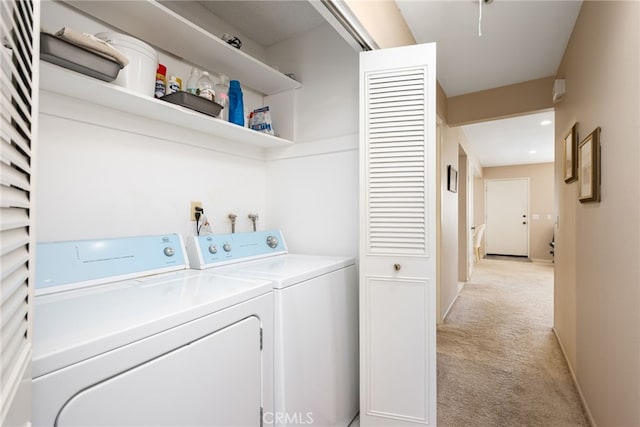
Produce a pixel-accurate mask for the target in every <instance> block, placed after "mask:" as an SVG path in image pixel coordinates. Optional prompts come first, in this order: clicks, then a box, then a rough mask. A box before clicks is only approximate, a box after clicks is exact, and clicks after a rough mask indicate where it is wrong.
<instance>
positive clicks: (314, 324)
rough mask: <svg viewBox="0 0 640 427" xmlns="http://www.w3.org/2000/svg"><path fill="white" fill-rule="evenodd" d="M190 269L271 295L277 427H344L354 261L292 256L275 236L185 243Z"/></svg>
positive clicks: (352, 391) (354, 334) (352, 406)
mask: <svg viewBox="0 0 640 427" xmlns="http://www.w3.org/2000/svg"><path fill="white" fill-rule="evenodd" d="M187 251H188V253H189V260H190V262H191V267H192V268H196V269H208V270H207V271H214V272H215V273H216V274H225V275H229V276H230V277H238V278H239V277H242V278H261V279H268V280H270V281H271V282H272V283H273V288H274V321H275V324H274V349H275V354H274V385H275V386H274V411H273V413H265V417H264V421H265V423H267V424H276V425H305V424H307V425H308V424H311V425H314V426H345V427H346V426H347V425H349V423H350V422H351V421H352V420H353V419H354V418H355V416H356V415H357V413H358V407H359V394H358V393H359V386H358V281H357V272H356V266H355V261H354V260H353V259H352V258H344V257H329V256H313V255H296V254H289V253H288V251H287V247H286V244H285V242H284V239H283V238H282V235H281V233H280V232H279V231H276V230H270V231H258V232H253V233H237V234H222V235H209V236H200V237H190V238H187Z"/></svg>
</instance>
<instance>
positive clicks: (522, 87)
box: [447, 76, 555, 126]
mask: <svg viewBox="0 0 640 427" xmlns="http://www.w3.org/2000/svg"><path fill="white" fill-rule="evenodd" d="M554 81H555V77H553V76H552V77H545V78H543V79H538V80H531V81H528V82H522V83H518V84H513V85H509V86H502V87H497V88H494V89H488V90H483V91H480V92H474V93H468V94H465V95H460V96H454V97H451V98H449V99H448V100H447V120H448V121H447V123H449V126H461V125H466V124H470V123H477V122H482V121H486V120H497V119H501V118H506V117H513V116H518V115H522V114H531V113H534V112H536V111H543V110H548V109H550V108H552V107H553V96H552V92H553V82H554Z"/></svg>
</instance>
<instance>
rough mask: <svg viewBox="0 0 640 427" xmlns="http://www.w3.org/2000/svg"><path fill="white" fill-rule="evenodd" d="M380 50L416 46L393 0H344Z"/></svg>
mask: <svg viewBox="0 0 640 427" xmlns="http://www.w3.org/2000/svg"><path fill="white" fill-rule="evenodd" d="M345 4H346V5H347V6H348V7H349V9H351V12H352V13H353V14H354V15H355V16H356V17H357V18H358V20H359V21H360V23H361V24H362V26H363V27H364V28H366V29H367V32H368V33H369V35H370V36H371V37H372V38H373V39H374V40H375V41H376V43H378V46H380V48H381V49H385V48H388V47H398V46H408V45H412V44H416V39H415V38H413V34H412V33H411V30H410V29H409V26H408V25H407V23H406V22H405V20H404V18H403V17H402V14H401V13H400V9H398V5H397V4H396V2H395V1H394V0H376V1H371V0H345Z"/></svg>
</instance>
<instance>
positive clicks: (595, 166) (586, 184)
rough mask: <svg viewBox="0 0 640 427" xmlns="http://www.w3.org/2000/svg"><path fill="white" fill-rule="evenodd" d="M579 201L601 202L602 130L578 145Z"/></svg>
mask: <svg viewBox="0 0 640 427" xmlns="http://www.w3.org/2000/svg"><path fill="white" fill-rule="evenodd" d="M578 176H579V183H580V184H579V187H580V188H579V199H580V202H581V203H585V202H599V201H600V128H596V130H594V131H593V132H591V133H590V134H589V135H587V137H586V138H585V139H583V140H582V141H581V142H580V144H579V145H578Z"/></svg>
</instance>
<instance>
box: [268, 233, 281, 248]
mask: <svg viewBox="0 0 640 427" xmlns="http://www.w3.org/2000/svg"><path fill="white" fill-rule="evenodd" d="M278 243H279V242H278V238H277V237H275V236H269V237H267V245H268V246H269V247H270V248H271V249H275V248H277V247H278Z"/></svg>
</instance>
